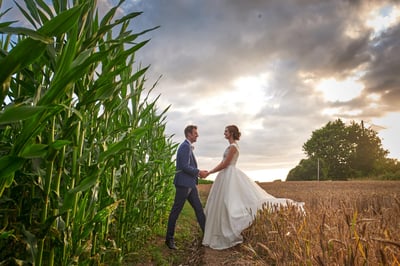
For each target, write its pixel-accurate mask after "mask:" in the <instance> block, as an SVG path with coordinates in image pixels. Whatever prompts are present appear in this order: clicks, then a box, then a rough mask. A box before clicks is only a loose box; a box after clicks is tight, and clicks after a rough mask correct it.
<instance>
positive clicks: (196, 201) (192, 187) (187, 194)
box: [166, 140, 206, 240]
mask: <svg viewBox="0 0 400 266" xmlns="http://www.w3.org/2000/svg"><path fill="white" fill-rule="evenodd" d="M199 171H200V170H199V169H198V168H197V162H196V158H195V157H194V154H193V151H192V146H191V143H190V142H189V141H188V140H185V141H184V142H182V143H181V144H180V145H179V147H178V151H177V154H176V173H175V178H174V185H175V189H176V193H175V199H174V204H173V206H172V209H171V212H170V214H169V218H168V227H167V235H166V240H173V239H174V234H175V226H176V220H177V219H178V217H179V214H180V213H181V211H182V209H183V206H184V205H185V202H186V200H188V201H189V203H190V205H191V206H192V208H193V209H194V211H195V213H196V218H197V221H198V223H199V225H200V228H201V230H203V232H204V227H205V223H206V217H205V215H204V210H203V206H202V205H201V202H200V197H199V193H198V191H197V186H196V185H197V184H198V176H199Z"/></svg>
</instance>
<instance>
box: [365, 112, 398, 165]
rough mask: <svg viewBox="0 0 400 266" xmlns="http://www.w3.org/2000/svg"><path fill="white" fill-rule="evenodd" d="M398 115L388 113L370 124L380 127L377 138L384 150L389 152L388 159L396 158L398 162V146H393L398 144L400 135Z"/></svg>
mask: <svg viewBox="0 0 400 266" xmlns="http://www.w3.org/2000/svg"><path fill="white" fill-rule="evenodd" d="M399 121H400V113H389V114H387V115H385V116H384V117H381V118H377V119H372V122H371V123H372V124H373V125H375V126H378V127H380V130H379V134H378V135H379V137H380V138H381V140H382V145H383V148H384V149H388V150H389V151H390V153H389V156H388V157H389V158H396V159H398V160H400V145H393V143H398V140H399V133H400V123H399Z"/></svg>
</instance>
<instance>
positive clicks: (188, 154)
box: [174, 140, 200, 188]
mask: <svg viewBox="0 0 400 266" xmlns="http://www.w3.org/2000/svg"><path fill="white" fill-rule="evenodd" d="M199 171H200V170H199V169H197V162H196V158H195V157H194V154H193V151H192V146H191V143H190V142H189V141H188V140H185V141H184V142H182V143H181V144H180V145H179V147H178V151H177V153H176V173H175V178H174V184H175V186H181V187H191V188H194V187H196V185H197V184H198V182H199V181H198V180H199V179H198V176H199Z"/></svg>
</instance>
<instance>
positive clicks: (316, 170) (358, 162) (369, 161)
mask: <svg viewBox="0 0 400 266" xmlns="http://www.w3.org/2000/svg"><path fill="white" fill-rule="evenodd" d="M302 148H303V151H304V152H305V154H306V155H307V158H306V159H302V160H301V161H300V162H299V164H298V165H297V166H296V167H294V168H293V169H291V170H290V171H289V173H288V175H287V178H286V180H287V181H298V180H348V179H360V178H373V179H391V180H393V179H400V163H399V161H398V160H396V159H391V158H388V154H389V152H388V150H385V149H383V147H382V142H381V139H380V138H379V137H378V133H377V132H376V131H374V130H373V129H372V128H370V127H365V126H364V123H363V121H361V123H356V122H355V121H352V122H351V123H350V124H349V125H346V124H345V123H344V122H343V121H342V120H341V119H337V120H335V121H333V122H331V121H330V122H328V123H327V124H326V125H325V126H323V127H322V128H320V129H317V130H315V131H313V132H312V135H311V138H310V139H309V140H307V141H306V142H305V143H304V144H303V147H302Z"/></svg>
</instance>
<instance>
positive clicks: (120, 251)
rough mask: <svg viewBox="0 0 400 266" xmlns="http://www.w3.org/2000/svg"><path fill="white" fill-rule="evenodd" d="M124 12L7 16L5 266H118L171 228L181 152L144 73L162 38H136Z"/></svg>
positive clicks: (60, 6)
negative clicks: (140, 56) (152, 45)
mask: <svg viewBox="0 0 400 266" xmlns="http://www.w3.org/2000/svg"><path fill="white" fill-rule="evenodd" d="M123 2H124V1H123V0H122V1H120V2H119V4H118V5H116V6H114V7H112V8H110V9H109V10H107V13H106V14H104V16H100V15H99V12H98V9H97V3H96V0H73V1H71V0H53V1H52V2H51V6H50V5H47V4H46V3H45V1H43V0H25V1H24V3H25V6H22V5H19V4H18V3H17V5H18V10H19V12H20V13H21V14H22V15H23V16H24V17H25V19H26V21H27V22H29V23H30V27H20V26H18V25H19V24H17V26H15V22H13V21H4V20H3V18H2V16H4V11H3V13H0V33H1V35H0V84H1V91H0V103H1V109H0V223H1V227H0V264H1V265H99V264H104V263H108V264H119V263H121V262H122V261H123V259H124V256H126V255H127V254H130V255H131V256H132V254H139V252H140V248H141V246H142V245H143V243H144V241H145V240H146V238H147V237H148V236H149V235H150V234H151V233H152V232H153V231H154V230H155V229H156V228H158V227H159V226H160V225H162V224H163V223H164V221H165V218H166V215H167V213H166V211H168V206H169V205H170V202H171V194H172V189H173V187H172V185H171V183H172V182H171V177H172V176H173V172H174V164H173V160H172V159H171V158H172V156H173V154H174V153H175V149H176V145H175V144H174V143H172V141H171V138H170V137H167V136H165V134H164V131H165V119H166V112H167V109H166V110H162V111H158V110H157V108H156V101H157V99H158V98H156V99H155V100H154V99H153V100H150V92H151V91H152V89H153V88H154V86H155V85H156V84H154V85H153V87H151V88H150V89H146V87H145V73H146V71H147V69H148V67H143V68H142V67H141V66H140V64H139V63H137V62H136V61H135V54H136V53H137V52H138V51H139V50H140V48H142V47H143V46H144V45H146V43H147V42H148V40H144V41H138V40H139V39H140V38H141V37H142V36H143V35H144V36H145V34H146V33H147V32H148V31H151V30H154V29H156V28H152V29H148V30H145V31H142V32H139V33H134V32H132V30H131V28H132V27H130V23H131V21H132V20H134V19H135V18H136V17H137V16H139V15H140V12H133V13H129V14H126V15H124V16H122V17H118V18H116V14H117V10H118V8H119V7H120V6H121V5H122V4H123ZM1 4H2V1H1V0H0V7H1ZM6 12H7V11H5V13H6ZM110 262H112V263H110Z"/></svg>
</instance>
